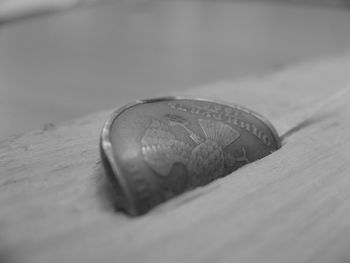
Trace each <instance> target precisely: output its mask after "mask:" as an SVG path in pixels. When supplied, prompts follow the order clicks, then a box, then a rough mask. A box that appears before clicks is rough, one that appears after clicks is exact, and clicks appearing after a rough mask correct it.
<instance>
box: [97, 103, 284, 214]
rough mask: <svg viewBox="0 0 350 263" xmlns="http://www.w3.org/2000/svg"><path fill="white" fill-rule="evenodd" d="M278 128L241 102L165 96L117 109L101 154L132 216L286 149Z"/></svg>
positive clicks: (122, 204)
mask: <svg viewBox="0 0 350 263" xmlns="http://www.w3.org/2000/svg"><path fill="white" fill-rule="evenodd" d="M280 145H281V143H280V138H279V136H278V134H277V132H276V131H275V129H274V128H273V126H272V125H271V124H270V123H269V122H268V121H267V120H266V119H264V118H263V117H261V116H260V115H258V114H256V113H254V112H252V111H250V110H248V109H245V108H243V107H240V106H237V105H228V104H223V103H219V102H215V101H209V100H204V99H189V98H177V97H165V98H158V99H151V100H143V101H138V102H136V103H133V104H129V105H126V106H124V107H123V108H121V109H119V110H117V111H116V112H115V113H114V114H113V115H112V116H111V118H110V119H109V120H108V121H107V122H106V124H105V126H104V128H103V131H102V135H101V156H102V160H103V161H104V166H105V168H106V171H107V174H108V175H109V177H110V178H111V180H112V182H113V185H114V187H115V190H116V192H117V194H118V196H119V197H120V200H119V201H120V204H119V206H120V208H122V209H123V210H125V211H126V212H127V213H128V214H130V215H139V214H143V213H145V212H147V211H148V210H150V209H151V208H152V207H154V206H155V205H157V204H159V203H162V202H164V201H166V200H168V199H169V198H171V197H173V196H176V195H179V194H181V193H183V192H184V191H186V190H189V189H193V188H195V187H197V186H201V185H205V184H208V183H209V182H211V181H213V180H215V179H217V178H220V177H223V176H225V175H228V174H230V173H231V172H233V171H235V170H236V169H238V168H240V167H241V166H243V165H245V164H247V163H250V162H253V161H255V160H258V159H261V158H263V157H264V156H266V155H268V154H270V153H272V152H273V151H275V150H277V149H278V148H279V147H280Z"/></svg>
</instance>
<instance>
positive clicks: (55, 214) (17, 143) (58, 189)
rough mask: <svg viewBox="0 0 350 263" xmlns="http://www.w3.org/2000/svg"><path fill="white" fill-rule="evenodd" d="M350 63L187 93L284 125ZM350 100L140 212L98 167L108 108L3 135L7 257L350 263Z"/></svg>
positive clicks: (0, 186)
mask: <svg viewBox="0 0 350 263" xmlns="http://www.w3.org/2000/svg"><path fill="white" fill-rule="evenodd" d="M349 69H350V56H349V55H347V56H346V55H344V56H343V57H342V58H338V59H333V60H329V61H320V62H317V63H315V64H308V65H300V66H297V67H295V68H291V69H288V70H285V71H282V72H279V73H276V74H274V75H271V76H265V77H259V78H256V79H248V80H245V81H241V82H237V83H229V82H223V83H217V84H213V85H208V86H204V87H201V88H198V89H193V90H190V91H188V94H191V95H196V96H203V95H205V96H209V97H215V98H217V99H222V100H226V101H229V102H236V103H239V104H242V105H245V106H247V107H250V108H252V109H254V110H257V111H258V112H260V113H262V114H264V115H265V116H267V117H268V118H269V119H270V120H271V121H272V122H273V123H274V124H275V125H276V127H278V128H279V129H284V128H283V127H285V125H286V123H287V125H288V120H291V119H292V116H293V114H297V112H299V113H300V111H301V110H302V109H306V108H308V107H309V106H310V105H313V103H314V102H316V101H319V100H322V99H323V98H326V97H329V96H330V94H333V93H334V92H335V91H337V90H340V89H342V88H344V87H345V86H347V85H348V84H349V83H350V74H349ZM182 94H184V93H182ZM349 102H350V98H349V96H344V97H342V98H341V99H339V100H338V101H337V103H335V104H333V105H331V106H329V107H327V108H325V109H323V110H322V111H321V112H319V114H318V115H316V116H315V117H314V118H313V119H312V120H311V121H309V122H308V123H307V125H304V126H303V127H302V128H301V129H299V130H297V131H295V132H294V133H292V134H291V135H290V136H289V137H287V138H286V140H285V144H284V146H283V147H282V148H281V149H280V150H278V151H277V152H275V153H273V154H271V155H270V156H268V157H266V158H264V159H262V160H260V161H257V162H255V163H252V164H249V165H247V166H245V167H243V168H241V169H239V170H238V171H236V172H234V173H233V174H231V175H229V176H227V177H225V178H222V179H220V180H217V181H215V182H214V183H211V184H209V185H208V186H206V187H203V188H200V189H197V190H194V191H192V192H189V193H187V194H185V195H182V196H181V197H179V198H175V199H173V200H172V201H170V202H168V203H167V204H165V205H162V206H159V207H158V208H156V209H155V210H153V211H152V212H151V213H149V214H147V215H145V216H142V217H139V218H129V217H127V216H125V215H124V214H121V213H118V212H116V211H115V210H114V208H113V194H112V192H111V191H110V190H111V189H110V188H109V184H108V181H106V180H105V176H104V173H103V171H102V169H101V163H100V159H99V153H98V138H99V133H100V130H101V126H102V124H103V122H104V120H105V119H106V118H107V116H108V115H109V113H110V111H108V112H101V113H98V114H94V115H91V116H87V117H85V118H82V119H78V120H76V121H73V122H71V123H66V124H63V125H59V126H53V125H47V126H46V127H44V129H43V130H39V131H34V132H30V133H26V134H23V135H19V136H13V137H10V138H8V139H5V140H2V141H1V143H0V167H1V168H0V169H1V170H0V175H1V176H0V207H1V209H0V262H4V263H9V262H18V263H21V262H23V263H31V262H33V263H34V262H35V263H40V262H84V263H86V262H150V263H151V262H152V263H153V262H174V263H175V262H276V263H277V262H285V263H288V262H290V263H292V262H317V263H320V262H321V263H322V262H324V263H329V262H342V263H347V262H350V252H349V244H350V220H349V218H350V191H349V188H350V167H349V165H350V119H349V114H350V103H349ZM119 106H121V105H119ZM288 116H289V117H288Z"/></svg>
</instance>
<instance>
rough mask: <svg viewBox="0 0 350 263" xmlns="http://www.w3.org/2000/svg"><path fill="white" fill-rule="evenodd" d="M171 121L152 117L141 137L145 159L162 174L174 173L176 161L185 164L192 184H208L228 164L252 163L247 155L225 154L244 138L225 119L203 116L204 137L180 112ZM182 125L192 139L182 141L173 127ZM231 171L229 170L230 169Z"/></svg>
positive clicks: (201, 126) (223, 170)
mask: <svg viewBox="0 0 350 263" xmlns="http://www.w3.org/2000/svg"><path fill="white" fill-rule="evenodd" d="M167 117H168V119H170V120H169V124H165V123H164V122H162V121H159V120H156V119H152V120H151V123H150V125H149V127H148V128H147V129H146V131H145V134H144V136H143V137H142V139H141V144H142V154H143V157H144V160H145V162H146V163H147V164H148V165H149V166H150V167H151V168H152V169H153V170H154V171H155V172H156V173H158V174H159V175H162V176H168V175H169V174H171V171H172V168H173V167H174V165H175V164H183V165H184V166H185V167H186V170H187V172H188V176H189V178H188V181H189V186H190V187H195V186H198V185H204V184H207V183H209V182H210V181H213V180H214V179H216V178H218V177H222V176H224V175H225V167H227V166H231V167H232V166H233V165H234V164H235V163H236V162H237V161H244V162H249V160H248V158H247V157H246V152H245V149H244V148H243V150H242V151H243V156H241V157H234V156H233V154H232V153H231V154H230V153H225V148H226V147H227V146H229V145H230V144H232V143H233V142H234V141H236V140H237V139H238V138H239V137H240V133H239V132H238V131H237V130H235V129H234V128H232V127H231V126H230V125H227V124H225V123H223V122H221V121H217V120H213V119H199V120H198V124H199V127H200V128H201V130H202V131H203V134H204V137H201V136H199V135H198V134H196V133H194V132H193V131H192V130H191V129H190V128H189V127H188V126H190V125H189V123H188V122H187V121H186V120H185V119H184V118H182V117H180V116H178V115H168V116H167ZM176 126H177V127H181V128H182V129H183V130H184V131H185V132H186V133H187V134H188V136H189V138H190V139H191V141H192V142H185V141H181V140H179V139H177V138H176V136H175V135H174V133H173V132H172V131H171V127H176ZM226 173H227V172H226Z"/></svg>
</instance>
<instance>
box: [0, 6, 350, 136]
mask: <svg viewBox="0 0 350 263" xmlns="http://www.w3.org/2000/svg"><path fill="white" fill-rule="evenodd" d="M1 1H3V0H0V2H1ZM10 1H12V0H5V2H10ZM16 1H20V0H16ZM37 1H39V0H37ZM55 1H56V2H64V3H67V2H70V0H68V1H67V0H65V1H60V0H55ZM303 1H304V0H303ZM102 2H108V3H107V4H101V5H96V6H93V7H91V8H81V9H74V10H71V11H69V12H61V13H59V14H54V15H50V16H42V17H37V18H34V19H31V20H22V21H20V22H18V23H11V24H5V25H3V26H0V123H1V125H0V138H3V137H4V136H5V135H11V134H13V133H18V132H23V131H31V130H33V129H38V128H39V127H41V126H42V125H44V124H45V123H49V122H55V123H56V122H61V121H65V120H69V119H74V118H78V117H81V116H84V115H87V114H89V113H93V112H96V111H99V110H104V109H108V108H112V107H115V105H118V104H122V103H125V102H127V101H130V100H135V99H138V98H143V97H149V96H151V97H153V96H155V95H156V94H165V95H167V94H168V93H169V92H172V91H173V90H186V89H188V88H189V87H196V86H201V85H204V84H207V83H213V82H217V81H218V80H219V81H221V80H222V79H230V80H231V79H237V78H241V77H245V76H247V75H261V74H266V73H269V72H273V71H275V70H280V69H281V68H283V67H286V66H289V65H291V64H294V63H299V62H300V61H303V62H304V61H309V60H313V59H319V58H323V57H328V56H333V55H335V54H338V53H341V52H344V50H347V49H349V47H350V26H349V24H350V13H349V10H348V9H341V8H330V7H329V8H326V7H325V6H324V5H300V3H301V2H302V1H300V0H298V1H295V0H292V1H288V2H290V3H291V2H294V3H296V2H298V3H299V4H285V5H284V4H283V3H281V1H280V0H278V1H261V0H253V1H217V0H212V1H200V0H199V1H198V0H191V1H183V0H168V1H159V0H134V1H131V0H125V1H114V0H107V1H102ZM109 2H111V3H109ZM282 2H284V1H282ZM308 2H310V1H308ZM315 2H316V1H315ZM317 2H320V1H317ZM322 2H324V1H322ZM332 2H333V1H332ZM61 4H62V3H61ZM0 9H1V7H0ZM0 13H1V12H0ZM0 15H1V14H0ZM14 120H15V121H14Z"/></svg>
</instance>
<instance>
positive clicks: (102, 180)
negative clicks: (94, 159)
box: [95, 156, 125, 214]
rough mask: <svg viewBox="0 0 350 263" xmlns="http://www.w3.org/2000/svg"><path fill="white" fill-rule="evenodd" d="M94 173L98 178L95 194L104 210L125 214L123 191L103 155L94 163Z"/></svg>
mask: <svg viewBox="0 0 350 263" xmlns="http://www.w3.org/2000/svg"><path fill="white" fill-rule="evenodd" d="M95 175H96V178H98V189H97V194H98V196H99V197H100V201H101V205H102V206H103V207H104V208H105V209H106V210H109V211H113V212H122V213H124V214H125V209H124V206H125V199H124V196H123V192H122V191H121V188H120V187H119V184H118V182H117V180H116V179H115V178H114V177H113V174H112V173H111V170H110V166H109V164H108V163H107V162H106V160H105V158H104V157H103V156H101V161H98V163H97V164H96V168H95Z"/></svg>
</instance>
